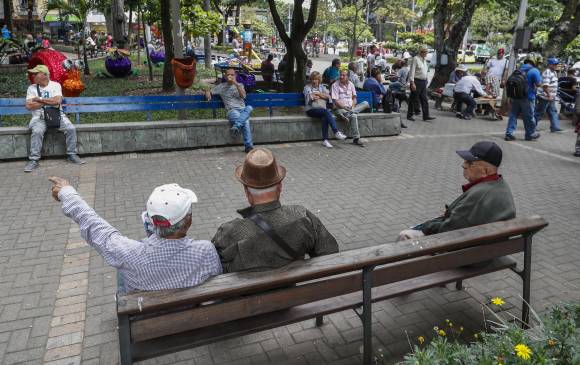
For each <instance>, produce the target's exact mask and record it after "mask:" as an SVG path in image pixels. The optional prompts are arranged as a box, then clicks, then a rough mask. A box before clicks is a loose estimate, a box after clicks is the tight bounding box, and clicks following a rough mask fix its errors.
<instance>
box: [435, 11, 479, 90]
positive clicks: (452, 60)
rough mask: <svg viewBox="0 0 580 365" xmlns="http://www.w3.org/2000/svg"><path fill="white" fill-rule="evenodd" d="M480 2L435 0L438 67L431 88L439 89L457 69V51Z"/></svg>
mask: <svg viewBox="0 0 580 365" xmlns="http://www.w3.org/2000/svg"><path fill="white" fill-rule="evenodd" d="M479 4H480V0H464V1H462V2H454V1H453V0H451V1H450V0H434V4H433V5H434V7H433V25H434V28H435V51H437V66H436V67H435V75H434V76H433V79H432V80H431V84H430V85H429V88H431V89H433V88H438V87H442V86H443V85H445V83H446V82H447V80H449V74H450V73H451V71H453V70H454V69H455V67H457V51H458V50H459V47H460V46H461V42H462V41H463V37H464V36H465V32H466V31H467V27H469V24H470V23H471V18H472V17H473V13H474V12H475V9H476V8H477V6H478V5H479ZM444 54H446V55H447V56H448V57H447V64H446V65H441V57H442V55H444Z"/></svg>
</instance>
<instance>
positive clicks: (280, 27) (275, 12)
mask: <svg viewBox="0 0 580 365" xmlns="http://www.w3.org/2000/svg"><path fill="white" fill-rule="evenodd" d="M268 5H269V6H270V13H271V14H272V20H273V21H274V25H276V29H278V33H279V34H280V38H282V41H283V42H284V43H286V44H289V43H290V37H288V33H286V29H284V23H283V22H282V19H280V14H279V13H278V9H277V8H276V1H275V0H268Z"/></svg>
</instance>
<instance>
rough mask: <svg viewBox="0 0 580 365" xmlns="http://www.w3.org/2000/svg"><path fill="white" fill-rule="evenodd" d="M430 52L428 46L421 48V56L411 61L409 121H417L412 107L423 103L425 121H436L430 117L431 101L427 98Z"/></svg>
mask: <svg viewBox="0 0 580 365" xmlns="http://www.w3.org/2000/svg"><path fill="white" fill-rule="evenodd" d="M428 52H429V50H428V48H427V46H424V45H423V46H421V48H419V54H418V55H417V56H415V57H413V59H412V60H411V68H410V69H409V80H410V83H411V98H410V102H409V107H408V108H407V120H411V121H415V119H414V118H413V108H412V105H414V104H415V103H418V102H420V103H421V110H422V112H423V121H425V122H428V121H431V120H434V119H435V118H434V117H431V116H430V115H429V100H428V98H427V59H426V57H427V53H428Z"/></svg>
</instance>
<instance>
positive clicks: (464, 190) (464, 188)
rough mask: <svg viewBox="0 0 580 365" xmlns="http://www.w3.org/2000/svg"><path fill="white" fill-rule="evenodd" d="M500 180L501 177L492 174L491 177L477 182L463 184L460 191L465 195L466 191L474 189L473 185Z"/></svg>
mask: <svg viewBox="0 0 580 365" xmlns="http://www.w3.org/2000/svg"><path fill="white" fill-rule="evenodd" d="M500 178H501V175H498V174H493V175H489V176H486V177H482V178H481V179H479V180H476V181H474V182H472V183H469V184H465V185H463V186H461V189H463V192H464V193H465V192H466V191H467V190H469V189H471V188H472V187H474V186H475V185H477V184H479V183H482V182H487V181H496V180H499V179H500Z"/></svg>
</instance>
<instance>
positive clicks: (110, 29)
mask: <svg viewBox="0 0 580 365" xmlns="http://www.w3.org/2000/svg"><path fill="white" fill-rule="evenodd" d="M103 15H104V16H105V26H106V27H107V33H108V34H113V16H112V14H111V8H110V7H107V8H105V9H104V11H103Z"/></svg>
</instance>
